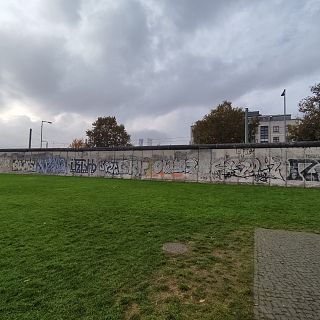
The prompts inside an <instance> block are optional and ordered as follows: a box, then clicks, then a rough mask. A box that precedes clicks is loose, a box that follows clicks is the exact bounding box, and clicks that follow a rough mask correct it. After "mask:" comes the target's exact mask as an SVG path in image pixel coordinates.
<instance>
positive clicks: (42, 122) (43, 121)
mask: <svg viewBox="0 0 320 320" xmlns="http://www.w3.org/2000/svg"><path fill="white" fill-rule="evenodd" d="M44 123H49V124H52V122H51V121H45V120H42V121H41V131H40V149H42V142H43V140H42V130H43V124H44Z"/></svg>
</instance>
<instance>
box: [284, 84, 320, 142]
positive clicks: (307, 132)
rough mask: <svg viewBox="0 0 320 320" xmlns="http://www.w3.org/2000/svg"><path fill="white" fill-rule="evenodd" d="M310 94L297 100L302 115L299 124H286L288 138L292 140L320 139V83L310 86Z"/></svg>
mask: <svg viewBox="0 0 320 320" xmlns="http://www.w3.org/2000/svg"><path fill="white" fill-rule="evenodd" d="M311 92H312V93H313V95H312V96H308V97H306V98H304V99H302V100H301V101H300V102H299V111H300V112H301V113H303V117H302V118H301V119H299V124H298V125H294V126H288V132H289V139H291V140H294V141H317V140H320V83H318V84H315V85H314V86H312V87H311Z"/></svg>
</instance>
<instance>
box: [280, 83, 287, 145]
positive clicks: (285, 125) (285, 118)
mask: <svg viewBox="0 0 320 320" xmlns="http://www.w3.org/2000/svg"><path fill="white" fill-rule="evenodd" d="M281 97H283V117H284V142H285V143H286V142H287V112H286V108H287V106H286V89H284V90H283V92H282V94H281Z"/></svg>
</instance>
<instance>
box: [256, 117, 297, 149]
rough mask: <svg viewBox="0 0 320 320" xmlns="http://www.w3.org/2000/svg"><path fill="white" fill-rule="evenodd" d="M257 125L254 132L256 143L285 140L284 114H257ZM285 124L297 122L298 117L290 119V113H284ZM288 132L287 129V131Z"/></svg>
mask: <svg viewBox="0 0 320 320" xmlns="http://www.w3.org/2000/svg"><path fill="white" fill-rule="evenodd" d="M259 120H260V122H259V127H258V130H257V132H256V134H255V142H256V143H268V142H269V143H277V142H285V130H284V115H283V114H279V115H259ZM286 124H287V127H288V126H289V125H296V124H298V119H291V114H287V115H286ZM287 132H288V131H287Z"/></svg>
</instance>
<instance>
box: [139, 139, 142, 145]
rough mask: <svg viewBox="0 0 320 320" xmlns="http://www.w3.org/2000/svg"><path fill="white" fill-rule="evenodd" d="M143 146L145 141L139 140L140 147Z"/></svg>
mask: <svg viewBox="0 0 320 320" xmlns="http://www.w3.org/2000/svg"><path fill="white" fill-rule="evenodd" d="M142 146H143V139H139V147H142Z"/></svg>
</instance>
